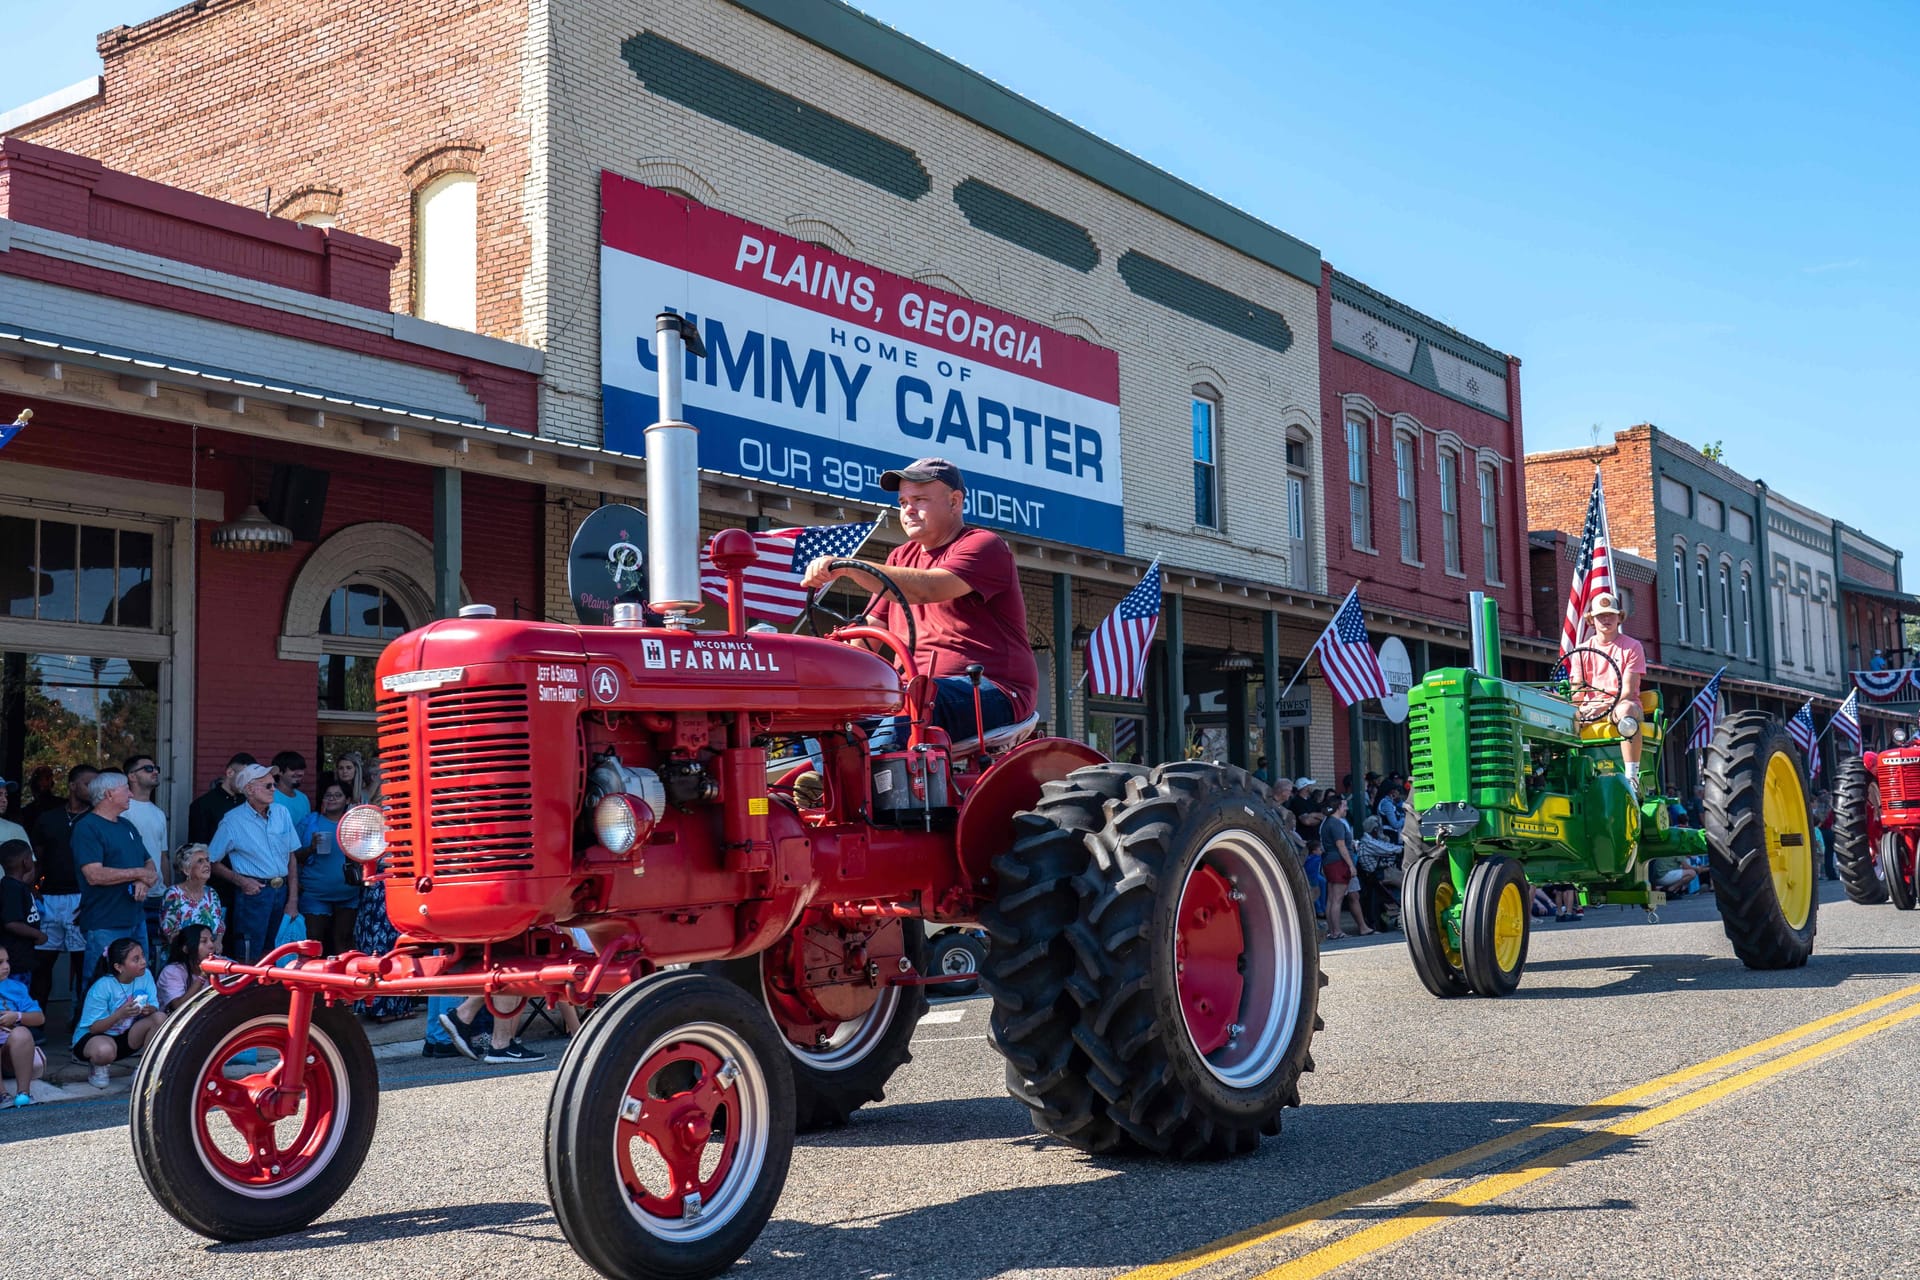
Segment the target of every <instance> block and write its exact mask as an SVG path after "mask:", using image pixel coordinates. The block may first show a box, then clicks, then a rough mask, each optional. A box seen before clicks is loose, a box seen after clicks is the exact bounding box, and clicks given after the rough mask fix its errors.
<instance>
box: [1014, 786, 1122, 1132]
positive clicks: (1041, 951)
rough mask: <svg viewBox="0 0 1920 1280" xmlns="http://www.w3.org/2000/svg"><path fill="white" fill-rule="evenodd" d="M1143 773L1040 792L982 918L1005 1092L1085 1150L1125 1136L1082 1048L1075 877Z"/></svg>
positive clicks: (1047, 1128)
mask: <svg viewBox="0 0 1920 1280" xmlns="http://www.w3.org/2000/svg"><path fill="white" fill-rule="evenodd" d="M1147 776H1148V770H1147V769H1146V768H1145V767H1144V766H1142V765H1128V764H1102V765H1090V766H1088V767H1087V768H1084V769H1076V770H1074V771H1073V772H1072V773H1070V774H1068V775H1067V776H1066V777H1065V778H1058V779H1054V780H1052V781H1050V782H1047V783H1045V784H1043V785H1042V787H1041V789H1040V802H1039V804H1038V805H1037V806H1036V807H1035V808H1034V809H1032V810H1030V811H1028V812H1026V813H1021V814H1019V815H1017V816H1016V817H1015V818H1014V831H1015V832H1016V835H1015V839H1014V844H1013V848H1011V849H1009V850H1008V851H1007V852H1005V853H1003V854H1001V855H999V856H998V857H996V858H995V859H994V860H993V864H992V865H993V871H994V878H995V881H996V883H997V885H998V896H997V897H996V898H995V899H994V901H993V903H992V904H991V905H990V906H989V907H988V908H987V909H986V910H985V911H983V912H982V913H981V916H980V923H981V925H982V927H984V928H985V929H986V931H987V938H988V943H987V960H986V963H985V964H984V965H983V966H982V967H981V970H980V976H981V978H982V980H983V981H984V982H985V984H986V988H987V991H988V993H989V994H990V995H991V996H992V997H993V1014H992V1020H991V1027H990V1029H991V1031H992V1033H993V1034H992V1042H993V1047H994V1048H995V1049H997V1050H999V1052H1000V1055H1001V1056H1002V1057H1003V1058H1005V1059H1006V1062H1007V1092H1008V1093H1010V1094H1012V1095H1013V1096H1014V1097H1015V1098H1017V1099H1018V1100H1019V1101H1021V1102H1023V1103H1025V1104H1026V1107H1027V1110H1028V1112H1029V1113H1031V1115H1032V1117H1033V1125H1034V1128H1036V1129H1038V1130H1039V1131H1040V1132H1042V1133H1045V1134H1049V1135H1051V1136H1052V1137H1055V1138H1059V1139H1060V1140H1061V1141H1063V1142H1066V1143H1070V1144H1071V1145H1073V1146H1076V1147H1078V1148H1080V1149H1081V1150H1082V1151H1090V1152H1094V1153H1101V1152H1109V1151H1114V1150H1117V1149H1119V1148H1121V1147H1123V1146H1125V1145H1126V1134H1125V1132H1124V1131H1123V1130H1122V1129H1121V1128H1120V1127H1119V1126H1118V1125H1116V1124H1115V1123H1114V1122H1113V1121H1112V1119H1110V1118H1109V1117H1108V1115H1107V1114H1106V1111H1105V1109H1104V1106H1103V1105H1102V1103H1103V1099H1101V1098H1100V1096H1099V1095H1098V1094H1096V1093H1095V1092H1094V1090H1093V1085H1092V1084H1091V1083H1090V1082H1089V1081H1088V1079H1087V1073H1088V1063H1087V1056H1086V1054H1085V1052H1084V1051H1082V1050H1081V1049H1080V1047H1079V1046H1078V1045H1077V1044H1076V1043H1075V1041H1074V1032H1075V1031H1076V1030H1077V1029H1078V1027H1079V1021H1080V1006H1079V1004H1078V1003H1077V1002H1076V1000H1075V998H1074V996H1073V995H1072V994H1070V993H1069V992H1068V983H1069V982H1070V981H1072V980H1073V979H1074V978H1075V973H1076V968H1077V961H1076V960H1075V956H1074V949H1073V946H1072V944H1071V943H1069V942H1068V940H1067V929H1068V928H1069V927H1070V926H1072V925H1073V924H1074V923H1075V922H1076V921H1077V920H1078V919H1079V918H1080V893H1079V890H1078V888H1077V887H1076V877H1078V876H1079V874H1080V873H1081V872H1082V871H1084V870H1086V868H1087V867H1088V865H1090V864H1091V862H1092V857H1093V855H1092V853H1091V851H1090V847H1089V845H1090V839H1091V837H1092V836H1093V834H1094V833H1095V832H1098V831H1099V830H1100V829H1101V828H1103V827H1104V826H1106V823H1107V817H1106V814H1107V805H1108V804H1109V803H1117V802H1124V801H1125V800H1126V797H1127V788H1128V786H1129V785H1130V784H1132V783H1133V782H1135V781H1144V780H1145V779H1146V778H1147Z"/></svg>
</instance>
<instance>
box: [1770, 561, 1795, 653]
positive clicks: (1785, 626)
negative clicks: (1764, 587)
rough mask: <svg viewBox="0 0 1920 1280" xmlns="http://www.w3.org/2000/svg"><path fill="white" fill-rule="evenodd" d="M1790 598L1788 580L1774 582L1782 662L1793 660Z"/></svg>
mask: <svg viewBox="0 0 1920 1280" xmlns="http://www.w3.org/2000/svg"><path fill="white" fill-rule="evenodd" d="M1789 599H1790V597H1789V596H1788V594H1787V584H1786V582H1785V581H1784V580H1783V581H1780V582H1776V583H1774V606H1775V612H1776V613H1778V614H1779V616H1780V661H1782V662H1792V661H1793V623H1792V622H1791V621H1790V620H1789V619H1788V617H1787V604H1788V601H1789Z"/></svg>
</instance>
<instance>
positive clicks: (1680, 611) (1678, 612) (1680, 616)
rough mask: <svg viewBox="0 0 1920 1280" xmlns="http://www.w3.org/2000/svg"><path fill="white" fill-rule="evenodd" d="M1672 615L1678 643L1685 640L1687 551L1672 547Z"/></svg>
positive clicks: (1682, 642)
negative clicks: (1676, 628)
mask: <svg viewBox="0 0 1920 1280" xmlns="http://www.w3.org/2000/svg"><path fill="white" fill-rule="evenodd" d="M1673 617H1674V621H1675V624H1676V625H1677V627H1678V629H1679V638H1680V643H1681V644H1685V643H1686V642H1687V553H1686V552H1684V551H1682V550H1681V549H1680V548H1679V547H1675V548H1674V549H1673Z"/></svg>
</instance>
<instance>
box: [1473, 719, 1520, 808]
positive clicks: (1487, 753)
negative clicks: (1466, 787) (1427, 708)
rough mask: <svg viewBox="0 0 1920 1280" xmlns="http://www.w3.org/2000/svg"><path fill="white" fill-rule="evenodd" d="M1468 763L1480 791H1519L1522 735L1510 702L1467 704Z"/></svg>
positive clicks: (1474, 784)
mask: <svg viewBox="0 0 1920 1280" xmlns="http://www.w3.org/2000/svg"><path fill="white" fill-rule="evenodd" d="M1467 760H1468V765H1467V768H1468V776H1469V777H1470V778H1471V779H1472V786H1473V788H1474V789H1475V790H1476V791H1478V790H1482V789H1485V790H1490V791H1513V790H1516V789H1517V788H1518V786H1519V784H1520V735H1519V733H1518V732H1516V727H1515V723H1514V714H1513V707H1512V705H1511V704H1510V703H1508V702H1507V700H1506V699H1504V698H1474V699H1472V700H1471V701H1470V702H1469V703H1468V704H1467Z"/></svg>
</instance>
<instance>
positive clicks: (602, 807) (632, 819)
mask: <svg viewBox="0 0 1920 1280" xmlns="http://www.w3.org/2000/svg"><path fill="white" fill-rule="evenodd" d="M653 823H654V817H653V810H652V809H651V808H649V807H648V805H647V802H646V801H645V800H642V799H640V797H638V796H633V795H627V794H624V793H621V794H615V795H610V796H606V797H604V798H603V799H602V800H601V801H600V803H599V804H596V805H595V806H593V835H594V839H596V840H598V841H599V842H600V843H601V845H603V846H604V847H605V848H606V850H607V852H608V853H614V854H625V853H628V852H630V851H631V850H632V849H633V847H634V846H635V845H637V844H639V843H640V842H641V841H642V840H644V839H646V837H647V833H648V832H650V831H652V830H653Z"/></svg>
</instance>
